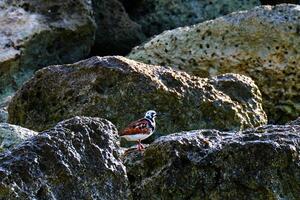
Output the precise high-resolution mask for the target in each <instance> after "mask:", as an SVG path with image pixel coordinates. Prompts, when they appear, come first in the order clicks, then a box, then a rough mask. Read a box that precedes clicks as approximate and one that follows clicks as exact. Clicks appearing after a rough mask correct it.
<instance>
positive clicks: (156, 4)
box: [121, 0, 260, 37]
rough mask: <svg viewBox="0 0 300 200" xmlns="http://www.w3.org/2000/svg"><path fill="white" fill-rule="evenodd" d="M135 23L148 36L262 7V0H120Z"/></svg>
mask: <svg viewBox="0 0 300 200" xmlns="http://www.w3.org/2000/svg"><path fill="white" fill-rule="evenodd" d="M121 1H122V2H123V4H124V6H125V8H126V10H127V12H128V15H129V16H130V18H131V19H132V20H134V21H135V22H137V23H138V24H140V25H141V26H142V30H143V32H144V33H145V35H147V36H148V37H149V36H153V35H155V34H159V33H161V32H162V31H164V30H168V29H173V28H176V27H179V26H186V25H191V24H195V23H199V22H203V21H206V20H210V19H214V18H216V17H219V16H223V15H226V14H229V13H231V12H234V11H238V10H247V9H250V8H253V7H255V6H258V5H260V2H259V0H243V1H241V0H223V1H217V0H201V1H199V0H189V1H182V0H155V1H153V0H143V1H135V0H121Z"/></svg>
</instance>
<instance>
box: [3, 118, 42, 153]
mask: <svg viewBox="0 0 300 200" xmlns="http://www.w3.org/2000/svg"><path fill="white" fill-rule="evenodd" d="M35 135H37V132H35V131H32V130H29V129H27V128H23V127H20V126H16V125H12V124H7V123H0V152H2V151H5V150H7V149H10V148H12V147H14V146H16V145H18V144H19V143H21V142H23V141H24V140H26V139H28V138H30V137H33V136H35Z"/></svg>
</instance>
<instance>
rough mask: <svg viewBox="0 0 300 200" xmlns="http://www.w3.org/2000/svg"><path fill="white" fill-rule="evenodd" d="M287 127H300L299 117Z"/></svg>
mask: <svg viewBox="0 0 300 200" xmlns="http://www.w3.org/2000/svg"><path fill="white" fill-rule="evenodd" d="M287 124H288V125H299V126H300V117H298V118H297V119H296V120H294V121H291V122H289V123H287Z"/></svg>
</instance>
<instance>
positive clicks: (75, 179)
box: [0, 117, 130, 200]
mask: <svg viewBox="0 0 300 200" xmlns="http://www.w3.org/2000/svg"><path fill="white" fill-rule="evenodd" d="M117 139H118V136H117V130H116V128H115V126H114V125H113V124H112V123H110V122H109V121H107V120H104V119H100V118H88V117H74V118H72V119H69V120H66V121H63V122H60V123H59V124H57V125H56V126H55V127H54V128H52V129H49V130H47V131H44V132H42V133H39V135H37V136H35V137H33V138H31V139H28V140H26V141H25V142H23V143H21V144H19V145H18V146H17V147H16V148H13V149H11V150H10V151H7V152H5V153H4V154H1V155H0V168H1V170H0V198H1V199H120V200H121V199H129V196H130V191H129V190H128V179H127V175H126V172H125V167H124V166H123V164H122V163H121V160H120V158H119V156H120V154H119V150H120V149H119V146H118V142H117Z"/></svg>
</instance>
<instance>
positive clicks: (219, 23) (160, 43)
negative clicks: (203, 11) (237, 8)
mask: <svg viewBox="0 0 300 200" xmlns="http://www.w3.org/2000/svg"><path fill="white" fill-rule="evenodd" d="M299 18H300V6H296V5H291V4H290V5H288V4H283V5H279V6H275V7H272V6H261V7H256V8H255V9H252V10H249V11H243V12H237V13H233V14H230V15H228V16H225V17H221V18H218V19H216V20H212V21H207V22H204V23H200V24H196V25H194V26H189V27H183V28H178V29H174V30H171V31H166V32H164V33H162V34H160V35H158V36H156V37H154V38H153V39H152V40H150V41H148V42H146V43H145V44H144V45H142V46H140V47H138V48H136V49H134V50H133V51H132V52H131V53H130V54H129V56H128V58H130V59H134V60H138V61H142V62H145V63H148V64H159V65H170V66H172V67H174V68H179V69H182V70H184V71H187V72H189V73H191V74H193V75H198V76H201V77H208V76H215V75H218V74H223V73H229V72H231V73H238V74H244V75H247V76H250V77H251V78H253V79H254V81H255V83H256V84H257V85H258V87H259V88H260V90H261V92H262V95H263V100H264V108H265V110H266V112H267V115H268V118H269V120H270V122H280V123H284V122H286V121H290V119H294V118H296V117H298V116H299V115H300V92H299V91H300V78H299V77H300V65H299V60H300V54H299V49H300V36H299V27H300V20H299Z"/></svg>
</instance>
